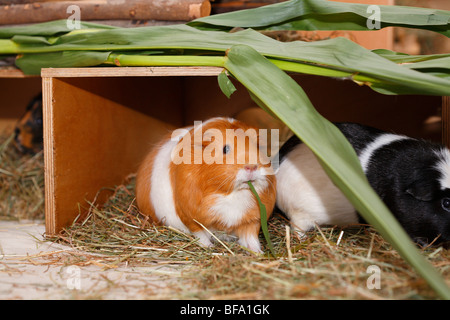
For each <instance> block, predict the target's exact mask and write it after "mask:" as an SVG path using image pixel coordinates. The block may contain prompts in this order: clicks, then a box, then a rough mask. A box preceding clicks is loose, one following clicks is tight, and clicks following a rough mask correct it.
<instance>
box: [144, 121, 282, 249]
mask: <svg viewBox="0 0 450 320" xmlns="http://www.w3.org/2000/svg"><path fill="white" fill-rule="evenodd" d="M257 134H258V131H257V130H256V129H255V128H254V127H251V126H248V125H246V124H244V123H243V122H240V121H237V120H235V119H231V118H212V119H209V120H208V121H206V122H203V123H201V124H200V125H195V126H193V127H189V128H183V129H177V130H175V131H173V132H172V133H171V135H170V137H166V138H165V139H163V141H161V143H160V144H159V145H158V146H157V147H155V148H153V150H152V151H150V153H149V154H148V155H147V156H146V158H145V159H144V161H143V162H142V164H141V166H140V168H139V170H138V172H137V176H136V201H137V205H138V207H139V209H140V211H141V212H142V213H143V214H145V215H148V216H149V217H150V218H151V220H152V221H154V222H156V223H159V224H164V225H167V226H172V227H174V228H177V229H179V230H181V231H183V232H186V233H190V234H193V235H195V236H196V237H198V238H199V241H200V243H201V244H202V245H204V246H211V245H212V242H211V240H212V239H211V235H210V233H209V232H208V231H206V230H205V229H204V228H203V226H204V227H205V228H206V229H208V230H209V231H225V232H226V233H227V234H230V235H231V234H232V235H235V236H237V237H238V243H239V244H240V245H242V246H243V247H246V248H248V249H250V250H252V251H254V252H257V253H261V252H262V251H261V246H260V242H259V238H258V235H259V231H260V211H259V206H258V203H257V201H256V198H255V196H254V195H253V194H252V193H251V191H250V189H249V186H248V183H247V182H248V181H251V182H252V184H253V186H254V187H255V190H256V191H257V193H258V195H259V197H260V198H261V201H262V203H263V204H264V205H265V206H266V209H267V214H268V216H270V215H271V213H272V211H273V208H274V206H275V200H276V180H275V175H274V172H273V169H272V166H271V163H270V161H269V159H268V157H265V156H264V153H261V152H259V151H260V150H259V149H260V148H259V139H258V137H257ZM202 225H203V226H202Z"/></svg>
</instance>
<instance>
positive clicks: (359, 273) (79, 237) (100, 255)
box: [0, 136, 450, 299]
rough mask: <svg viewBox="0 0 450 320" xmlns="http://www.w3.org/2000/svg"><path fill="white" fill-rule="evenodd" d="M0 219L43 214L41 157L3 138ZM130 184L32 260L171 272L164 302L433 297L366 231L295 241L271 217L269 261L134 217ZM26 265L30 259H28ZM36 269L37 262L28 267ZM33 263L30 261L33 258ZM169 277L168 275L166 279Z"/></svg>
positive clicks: (434, 257) (441, 255)
mask: <svg viewBox="0 0 450 320" xmlns="http://www.w3.org/2000/svg"><path fill="white" fill-rule="evenodd" d="M0 160H1V162H2V166H1V169H0V181H1V191H0V192H1V193H0V196H1V198H0V208H1V209H0V210H1V211H0V218H2V219H21V218H23V217H25V218H30V217H43V170H42V168H43V159H42V154H38V155H35V156H22V155H20V154H18V153H17V152H16V151H15V150H14V148H13V146H12V137H11V136H8V137H7V138H6V139H3V140H2V142H1V144H0ZM134 183H135V177H134V176H133V175H131V176H129V177H128V178H127V179H126V181H124V184H122V185H120V186H117V187H116V188H114V189H113V190H112V191H113V195H112V196H111V197H110V198H109V200H108V201H107V202H106V203H105V204H104V205H103V206H99V205H97V204H95V202H93V203H84V204H80V215H79V217H78V218H77V220H76V221H75V222H74V223H73V224H72V225H71V226H69V227H68V228H66V229H64V230H63V232H62V233H61V234H60V235H58V236H57V237H55V238H53V239H50V240H51V241H55V242H59V243H63V244H66V245H69V246H71V248H72V250H70V251H64V252H55V253H51V254H48V255H46V256H45V257H42V256H40V257H39V258H40V259H47V263H49V264H56V265H79V266H86V265H96V266H99V267H101V268H103V269H108V268H116V267H118V266H142V265H150V264H151V265H154V264H156V265H164V266H166V265H167V266H172V267H173V266H175V267H176V270H179V272H178V271H177V272H176V276H170V275H165V276H164V279H165V280H164V281H165V282H166V283H167V286H166V287H165V288H164V290H163V291H161V292H159V293H158V292H156V291H152V292H148V297H149V298H154V297H155V296H158V298H166V299H435V298H437V296H436V295H435V293H434V292H433V291H432V290H431V289H430V288H429V286H428V285H427V284H426V282H425V281H424V280H423V279H421V278H419V277H418V276H417V275H416V273H415V272H414V271H413V270H412V268H411V267H410V266H409V265H408V264H407V263H406V262H405V261H404V260H403V259H402V258H401V257H400V256H399V255H398V253H397V252H396V251H395V250H393V249H392V247H391V246H390V245H389V244H388V243H387V242H386V241H384V240H383V238H382V237H381V236H380V235H379V234H378V233H377V232H376V231H375V230H374V229H373V228H371V227H368V226H353V227H348V228H337V227H330V228H317V229H316V230H315V231H312V232H309V233H308V236H307V238H305V239H302V238H300V237H299V236H298V235H297V234H296V233H294V232H292V231H291V230H290V228H286V226H287V225H288V221H287V220H286V218H284V217H283V216H282V215H280V214H274V216H273V218H271V219H270V220H269V224H268V228H269V232H270V236H271V239H272V242H273V247H274V251H275V254H276V256H277V257H276V258H273V257H272V256H271V255H269V253H268V248H267V245H266V242H265V239H264V237H263V235H262V234H261V235H260V241H261V243H262V244H263V250H264V251H265V252H266V254H265V255H264V256H257V255H254V254H252V253H250V252H248V251H247V250H245V248H242V247H241V246H240V245H239V244H238V243H237V242H236V241H235V240H233V239H231V240H230V239H225V238H224V236H223V235H222V236H221V235H219V238H220V239H221V241H222V242H223V245H222V244H220V243H219V242H217V241H216V245H215V246H214V247H212V248H205V247H202V246H201V245H200V244H199V243H198V241H197V239H196V238H194V237H193V236H192V235H188V234H184V233H182V232H180V231H178V230H176V229H173V228H170V227H165V226H156V225H153V224H152V223H151V222H150V221H148V218H147V217H145V216H143V215H141V214H140V213H139V210H138V208H137V207H136V204H135V197H134ZM423 254H424V255H425V256H426V257H427V258H428V260H429V261H430V262H431V263H432V264H433V265H434V266H435V267H436V268H437V269H438V270H440V271H441V272H442V274H443V275H444V277H445V278H446V279H447V282H449V283H450V252H449V250H446V249H443V248H442V247H437V248H436V247H432V248H426V249H424V250H423ZM29 258H30V259H33V257H29ZM33 261H34V263H42V262H38V260H37V259H35V260H33ZM39 261H40V260H39ZM372 265H375V266H377V267H379V268H380V271H381V274H380V285H381V289H369V288H368V287H367V280H368V279H369V277H370V276H371V273H368V267H369V266H372ZM174 277H175V278H176V279H175V280H176V281H174Z"/></svg>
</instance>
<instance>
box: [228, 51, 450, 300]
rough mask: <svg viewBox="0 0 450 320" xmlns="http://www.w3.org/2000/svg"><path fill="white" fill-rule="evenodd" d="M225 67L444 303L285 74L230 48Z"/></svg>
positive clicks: (347, 151)
mask: <svg viewBox="0 0 450 320" xmlns="http://www.w3.org/2000/svg"><path fill="white" fill-rule="evenodd" d="M225 67H226V68H227V70H228V71H229V72H230V73H231V74H233V76H234V77H236V79H238V80H239V81H240V82H241V83H242V84H243V85H244V86H246V88H247V89H248V90H249V91H250V92H251V93H252V95H254V96H255V97H257V98H258V99H257V101H258V102H259V103H260V104H264V105H265V106H266V107H267V108H269V109H270V110H272V111H273V112H274V113H275V114H276V115H277V116H278V117H279V118H280V119H281V120H282V121H283V122H284V123H285V124H286V125H287V126H288V127H289V128H290V129H291V130H292V131H293V132H294V133H295V134H296V135H298V136H299V137H300V139H301V140H302V141H303V142H304V143H305V144H307V145H308V146H309V147H310V148H311V150H312V151H313V152H314V153H315V154H316V156H317V157H318V159H319V160H320V162H321V164H322V166H323V167H324V169H325V170H326V172H327V173H328V174H329V176H330V178H331V179H332V180H333V181H334V183H335V184H336V185H337V186H338V187H339V188H340V189H341V190H342V192H343V193H344V194H345V195H346V196H347V198H348V199H349V200H350V201H351V202H352V204H353V205H354V206H355V208H356V209H357V210H358V212H360V213H361V214H362V215H363V217H364V218H365V219H366V220H367V221H368V222H369V223H371V224H372V225H373V226H374V227H375V228H376V229H377V230H378V231H379V232H380V233H381V234H382V235H383V237H384V238H385V239H386V240H387V241H389V242H390V243H391V244H392V245H393V247H394V248H396V250H397V251H398V252H399V253H400V255H401V256H402V257H403V258H404V259H405V260H407V261H408V262H409V263H410V264H411V265H412V266H413V267H414V268H415V269H416V271H417V272H418V273H419V274H420V275H421V276H422V277H423V278H425V279H426V280H427V281H428V283H429V284H430V286H431V287H432V288H434V290H436V292H437V293H438V294H439V295H440V296H441V297H442V298H445V299H450V289H449V288H448V287H447V285H446V284H445V282H444V280H443V279H442V277H441V276H440V274H439V273H438V272H437V271H436V269H434V268H433V267H432V266H431V264H429V263H428V262H427V261H426V260H425V259H424V257H423V256H422V255H421V254H420V253H419V251H418V250H417V248H416V247H415V246H414V245H413V243H412V242H411V239H410V238H409V236H408V235H407V234H406V232H405V231H404V230H403V228H402V227H401V226H400V224H399V223H398V221H397V220H396V219H395V218H394V217H393V215H392V214H391V213H390V211H389V210H388V209H387V208H386V206H385V205H384V203H383V202H382V201H381V200H380V198H379V197H378V195H377V194H376V193H375V192H374V191H373V189H372V188H371V187H370V185H369V184H368V181H367V179H366V177H365V175H364V173H363V171H362V168H361V166H360V163H359V160H358V158H357V156H356V154H355V152H354V150H353V148H352V147H351V145H350V144H349V143H348V141H347V140H346V139H345V137H344V136H343V135H342V133H341V132H340V131H339V130H338V129H337V128H336V127H335V126H334V125H333V124H331V123H330V122H329V121H328V120H326V119H325V118H323V117H322V116H321V115H320V114H319V113H318V112H317V111H316V110H315V109H314V107H313V106H312V104H311V102H310V101H309V99H308V97H307V96H306V94H305V92H304V91H303V90H302V89H301V88H300V87H299V86H298V84H297V83H296V82H295V81H294V80H293V79H292V78H290V77H289V76H288V75H286V74H285V73H284V72H283V71H281V70H280V69H279V68H277V67H276V66H275V65H273V64H272V63H270V62H269V61H268V60H267V59H265V58H264V57H263V56H261V55H260V54H258V52H256V51H255V50H253V49H252V48H250V47H248V46H235V47H232V48H231V49H230V50H229V52H228V54H227V59H226V60H225Z"/></svg>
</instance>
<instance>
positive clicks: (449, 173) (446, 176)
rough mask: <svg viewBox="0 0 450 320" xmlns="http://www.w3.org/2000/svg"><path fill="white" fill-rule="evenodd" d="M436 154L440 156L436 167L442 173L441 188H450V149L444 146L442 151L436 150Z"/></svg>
mask: <svg viewBox="0 0 450 320" xmlns="http://www.w3.org/2000/svg"><path fill="white" fill-rule="evenodd" d="M436 155H437V156H438V157H439V159H440V161H439V162H438V163H437V165H436V167H437V169H438V170H439V172H440V173H441V174H442V176H441V178H440V179H439V183H440V185H441V189H442V190H445V189H449V188H450V151H449V150H448V149H447V148H442V149H441V150H440V151H438V152H436Z"/></svg>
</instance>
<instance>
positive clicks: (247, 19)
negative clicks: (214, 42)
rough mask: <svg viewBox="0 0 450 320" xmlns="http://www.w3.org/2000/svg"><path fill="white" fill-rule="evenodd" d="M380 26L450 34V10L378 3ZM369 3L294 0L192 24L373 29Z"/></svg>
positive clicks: (282, 28)
mask: <svg viewBox="0 0 450 320" xmlns="http://www.w3.org/2000/svg"><path fill="white" fill-rule="evenodd" d="M377 8H379V10H380V12H379V18H380V27H381V28H384V27H389V26H401V27H408V28H419V29H425V30H431V31H435V32H439V33H442V34H444V35H446V36H447V37H449V36H450V12H449V11H446V10H436V9H428V8H416V7H406V6H387V5H378V6H377ZM369 9H370V8H369V5H368V4H360V3H345V2H335V1H326V0H291V1H286V2H281V3H277V4H273V5H268V6H263V7H260V8H255V9H248V10H241V11H236V12H230V13H225V14H221V15H213V16H208V17H203V18H200V19H197V20H194V21H193V22H191V23H189V24H190V25H192V26H195V27H199V28H202V29H211V30H220V29H222V30H227V29H230V28H234V27H242V28H254V29H265V30H372V29H370V28H369V27H368V26H367V20H368V19H369V18H370V17H371V15H372V14H373V13H372V11H371V10H369Z"/></svg>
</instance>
